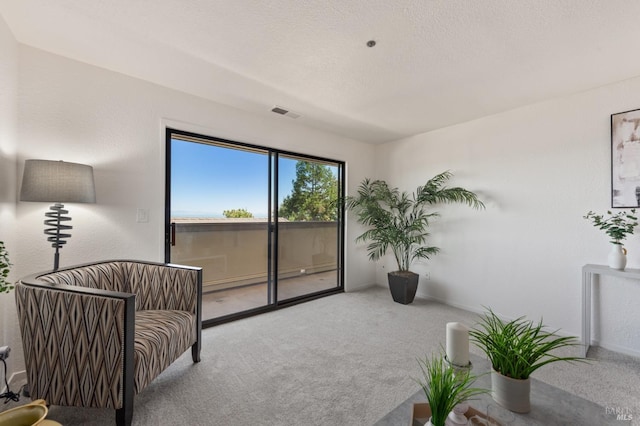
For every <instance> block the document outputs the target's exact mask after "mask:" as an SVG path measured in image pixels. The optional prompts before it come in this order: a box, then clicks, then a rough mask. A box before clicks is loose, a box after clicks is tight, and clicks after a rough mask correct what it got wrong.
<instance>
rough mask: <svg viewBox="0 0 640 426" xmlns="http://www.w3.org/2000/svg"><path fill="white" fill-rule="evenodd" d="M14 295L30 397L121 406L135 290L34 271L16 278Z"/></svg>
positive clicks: (60, 402) (130, 354) (130, 349)
mask: <svg viewBox="0 0 640 426" xmlns="http://www.w3.org/2000/svg"><path fill="white" fill-rule="evenodd" d="M15 296H16V305H17V308H18V320H19V324H20V331H21V335H22V344H23V348H24V357H25V365H26V370H27V378H28V383H29V386H30V392H31V396H32V398H42V399H45V400H46V401H47V403H49V404H53V405H75V406H85V407H86V406H91V407H102V408H107V407H108V408H116V409H118V408H121V407H122V404H123V395H124V394H123V392H124V390H125V388H126V387H127V382H128V379H127V378H126V374H127V370H128V368H125V364H126V362H127V361H126V360H127V359H128V358H129V357H131V359H132V357H133V335H134V330H135V328H134V319H135V311H134V309H135V296H134V295H133V294H129V293H120V292H114V291H108V290H100V289H91V288H85V287H79V286H75V285H66V284H52V283H48V282H44V281H40V280H38V276H37V275H31V276H29V277H27V278H23V279H22V280H20V281H19V282H18V284H17V285H16V289H15ZM131 364H132V362H131ZM129 374H131V372H129Z"/></svg>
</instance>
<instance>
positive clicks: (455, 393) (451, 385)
mask: <svg viewBox="0 0 640 426" xmlns="http://www.w3.org/2000/svg"><path fill="white" fill-rule="evenodd" d="M418 363H419V364H420V369H421V370H422V376H423V379H418V380H416V381H417V382H418V384H419V385H420V387H422V390H423V391H424V394H425V396H426V397H427V401H428V402H429V412H428V413H427V416H429V415H430V416H431V418H430V419H429V422H427V424H426V425H425V426H445V422H446V420H447V417H448V416H449V413H451V412H452V411H453V409H454V407H455V406H456V405H459V404H462V403H464V402H465V401H467V400H469V399H471V398H472V397H474V396H476V395H480V394H482V393H486V392H487V390H486V389H481V388H473V387H471V386H472V385H473V382H474V381H475V379H476V377H475V376H474V375H472V374H471V373H470V371H469V370H468V369H457V370H456V369H454V368H451V367H450V365H449V364H448V363H447V362H446V361H445V360H444V357H443V356H442V355H439V356H434V357H432V358H431V359H429V358H425V359H424V360H418Z"/></svg>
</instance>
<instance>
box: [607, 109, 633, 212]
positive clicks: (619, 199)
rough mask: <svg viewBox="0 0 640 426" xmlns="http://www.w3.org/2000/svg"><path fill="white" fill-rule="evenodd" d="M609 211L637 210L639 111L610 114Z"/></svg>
mask: <svg viewBox="0 0 640 426" xmlns="http://www.w3.org/2000/svg"><path fill="white" fill-rule="evenodd" d="M611 207H614V208H616V207H617V208H625V207H640V109H635V110H632V111H625V112H619V113H617V114H611Z"/></svg>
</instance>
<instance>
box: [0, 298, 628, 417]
mask: <svg viewBox="0 0 640 426" xmlns="http://www.w3.org/2000/svg"><path fill="white" fill-rule="evenodd" d="M451 321H458V322H463V323H466V324H467V325H469V326H471V325H473V324H475V323H476V321H477V315H476V314H473V313H470V312H467V311H463V310H460V309H456V308H452V307H450V306H446V305H442V304H439V303H436V302H433V301H428V300H425V299H416V300H415V302H414V303H413V304H411V305H407V306H404V305H400V304H397V303H394V302H393V301H392V300H391V297H390V295H389V292H388V290H387V289H384V288H381V287H373V288H369V289H366V290H362V291H358V292H353V293H344V294H338V295H333V296H329V297H325V298H322V299H318V300H314V301H311V302H308V303H304V304H300V305H296V306H293V307H290V308H287V309H283V310H279V311H275V312H271V313H268V314H264V315H260V316H256V317H252V318H247V319H243V320H240V321H236V322H233V323H228V324H224V325H220V326H217V327H213V328H209V329H205V330H203V333H202V335H203V350H202V362H200V363H198V364H193V363H192V361H191V354H190V351H189V352H187V353H185V354H184V355H183V356H182V357H181V358H179V359H178V360H177V361H176V362H175V363H174V364H173V365H171V366H170V367H169V368H168V369H167V370H166V371H165V372H164V373H162V374H161V375H160V376H159V377H158V378H157V379H156V380H155V381H154V382H152V383H151V384H150V385H149V386H148V387H147V388H146V389H145V390H144V391H143V392H142V393H141V394H139V395H137V396H136V399H135V410H134V417H133V423H134V425H139V426H142V425H154V426H157V425H224V426H226V425H229V426H235V425H324V426H326V425H372V424H373V423H375V422H376V421H377V420H379V419H380V418H381V417H383V416H384V415H385V414H386V413H387V412H389V411H391V410H392V409H393V408H395V407H396V406H397V405H398V404H400V403H401V402H402V401H404V400H405V399H407V398H408V397H409V396H411V395H412V394H413V393H415V392H416V390H418V389H419V386H418V385H417V384H416V382H415V380H414V379H416V378H418V377H419V375H420V369H419V366H418V363H417V359H418V358H424V357H425V356H427V355H431V354H434V353H437V352H439V351H440V350H441V348H442V346H443V345H444V342H445V324H446V323H447V322H451ZM471 351H472V352H473V353H475V354H476V355H479V356H481V355H482V353H481V352H480V351H479V350H478V349H477V348H475V347H473V346H472V347H471ZM571 351H573V349H571ZM578 352H579V351H578V349H577V348H576V349H575V353H572V354H573V355H579V353H578ZM589 355H590V358H594V360H593V361H592V362H590V363H588V364H583V363H577V364H569V363H555V364H551V365H548V366H546V367H543V368H542V369H541V370H538V372H536V373H535V374H534V377H536V378H537V379H539V380H542V381H544V382H546V383H549V384H551V385H553V386H556V387H558V388H561V389H564V390H566V391H568V392H571V393H574V394H577V395H579V396H581V397H583V398H586V399H589V400H591V401H594V402H596V403H598V404H600V405H602V406H603V407H618V408H621V409H627V410H630V411H631V412H632V413H633V414H634V421H637V420H635V419H640V391H639V389H640V388H639V386H640V385H639V384H640V359H638V358H634V357H629V356H624V355H620V354H617V353H614V352H610V351H606V350H603V349H600V348H592V350H591V351H590V353H589ZM27 401H28V400H27V399H26V398H23V401H22V403H25V402H27ZM11 406H12V404H8V406H5V407H2V408H1V409H6V408H10V407H11ZM603 409H604V408H603ZM48 418H49V419H52V420H56V421H58V422H60V423H62V424H63V425H85V424H90V425H113V424H115V412H114V411H113V410H103V409H84V408H73V407H56V406H53V407H51V408H50V412H49V416H48ZM627 424H630V423H628V422H627ZM639 424H640V423H639ZM401 426H404V425H401Z"/></svg>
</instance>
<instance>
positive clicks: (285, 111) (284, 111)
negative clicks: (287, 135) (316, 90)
mask: <svg viewBox="0 0 640 426" xmlns="http://www.w3.org/2000/svg"><path fill="white" fill-rule="evenodd" d="M271 112H275V113H276V114H280V115H285V116H287V117H289V118H294V119H295V118H300V114H297V113H295V112H293V111H289V110H288V109H286V108H284V107H281V106H278V105H275V106H274V107H273V108H271Z"/></svg>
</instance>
